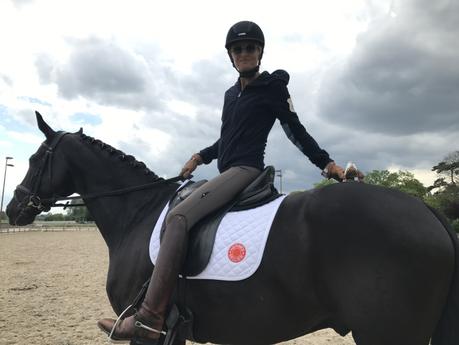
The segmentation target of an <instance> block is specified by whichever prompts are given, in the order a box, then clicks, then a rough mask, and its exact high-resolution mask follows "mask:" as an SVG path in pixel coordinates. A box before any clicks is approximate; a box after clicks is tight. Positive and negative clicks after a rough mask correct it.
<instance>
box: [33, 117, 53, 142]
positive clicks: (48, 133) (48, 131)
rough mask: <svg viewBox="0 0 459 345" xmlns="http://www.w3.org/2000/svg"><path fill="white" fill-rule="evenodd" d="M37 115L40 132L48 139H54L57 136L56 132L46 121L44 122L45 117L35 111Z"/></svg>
mask: <svg viewBox="0 0 459 345" xmlns="http://www.w3.org/2000/svg"><path fill="white" fill-rule="evenodd" d="M35 115H36V117H37V124H38V128H39V129H40V131H42V132H43V134H44V135H45V136H46V139H48V140H50V139H52V138H53V137H54V136H55V135H56V132H55V131H54V130H53V129H52V128H51V127H50V126H49V125H48V124H47V123H46V122H45V120H43V117H42V116H41V114H40V113H39V112H38V111H35Z"/></svg>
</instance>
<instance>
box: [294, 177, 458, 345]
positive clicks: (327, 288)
mask: <svg viewBox="0 0 459 345" xmlns="http://www.w3.org/2000/svg"><path fill="white" fill-rule="evenodd" d="M296 198H298V199H300V198H303V199H304V200H303V202H302V203H303V206H302V208H301V210H302V211H303V212H304V222H305V224H306V226H305V231H307V232H308V238H309V240H310V241H311V243H310V245H309V246H308V247H309V248H310V251H311V253H310V257H312V258H313V260H314V262H315V276H314V278H315V279H314V282H315V284H317V285H316V289H315V291H317V294H318V296H319V299H320V300H321V302H322V303H323V305H324V307H325V308H326V309H327V310H329V311H330V313H331V314H332V315H334V316H333V317H331V318H332V319H333V318H335V320H333V322H335V323H336V324H338V325H339V327H341V328H343V329H347V328H349V329H353V330H356V329H359V328H361V329H368V328H371V327H373V328H375V332H381V335H380V336H381V337H383V335H382V334H384V332H385V330H387V329H391V328H392V329H393V327H397V328H399V327H408V328H410V327H413V325H414V323H413V321H412V316H413V315H419V317H418V319H417V320H416V322H415V324H416V327H419V328H420V329H423V328H424V329H425V334H420V338H419V339H424V338H425V337H426V334H432V333H429V332H431V331H433V327H434V326H435V323H436V321H437V320H438V318H439V316H440V314H441V311H442V307H443V305H444V302H445V301H446V298H447V294H448V291H449V287H450V282H451V277H452V273H453V272H454V248H453V245H452V243H451V239H450V237H449V236H448V233H447V231H446V230H445V228H444V227H443V225H442V224H441V223H440V221H439V220H438V219H437V217H436V216H435V215H434V214H433V213H432V212H431V211H430V210H429V209H428V208H427V207H426V205H425V204H424V203H423V202H422V201H421V200H419V199H417V198H414V197H411V196H409V195H407V194H405V193H402V192H399V191H396V190H392V189H387V188H381V187H377V186H371V185H366V184H361V183H346V184H337V185H332V186H329V187H324V188H321V189H318V190H314V191H309V192H306V193H304V196H300V195H299V196H297V197H296ZM296 202H298V201H296ZM297 208H298V206H297ZM395 321H396V322H397V323H398V324H399V325H398V326H395V325H393V324H394V322H395ZM333 322H332V323H333ZM378 325H386V326H384V327H382V326H381V327H380V326H378ZM422 332H423V331H420V332H418V333H422ZM419 343H421V342H419Z"/></svg>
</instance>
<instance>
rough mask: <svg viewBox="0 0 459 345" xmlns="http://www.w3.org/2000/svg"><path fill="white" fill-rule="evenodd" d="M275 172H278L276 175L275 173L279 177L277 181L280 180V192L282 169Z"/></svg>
mask: <svg viewBox="0 0 459 345" xmlns="http://www.w3.org/2000/svg"><path fill="white" fill-rule="evenodd" d="M276 173H277V174H278V175H276V176H277V177H279V182H280V193H281V194H282V169H280V170H276Z"/></svg>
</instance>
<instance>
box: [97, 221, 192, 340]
mask: <svg viewBox="0 0 459 345" xmlns="http://www.w3.org/2000/svg"><path fill="white" fill-rule="evenodd" d="M187 240H188V231H187V228H186V219H185V218H184V217H183V216H179V215H177V216H174V217H172V219H171V220H170V221H169V223H168V224H167V227H166V231H165V233H164V237H163V240H162V243H161V247H160V249H159V253H158V258H157V260H156V265H155V268H154V270H153V274H152V277H151V281H150V285H149V286H148V289H147V292H146V294H145V298H144V300H143V302H142V305H141V306H140V308H139V310H138V311H137V313H136V314H135V315H133V316H130V317H127V318H126V319H123V320H121V321H120V322H119V323H118V325H117V326H116V329H115V331H114V332H113V334H112V337H111V339H112V340H114V341H130V340H132V339H136V340H138V339H139V340H150V341H154V340H157V339H159V337H160V335H161V331H162V328H163V323H164V319H165V317H166V315H165V314H166V311H167V307H168V305H169V301H170V298H171V295H172V293H173V291H174V288H175V284H176V281H177V278H178V275H179V272H180V268H181V267H182V263H183V260H184V257H185V254H186V244H187ZM97 325H98V326H99V328H100V329H101V330H103V331H104V332H105V333H107V334H110V333H111V331H112V329H113V327H114V325H115V320H113V319H102V320H100V321H99V322H98V323H97Z"/></svg>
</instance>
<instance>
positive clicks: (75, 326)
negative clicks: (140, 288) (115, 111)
mask: <svg viewBox="0 0 459 345" xmlns="http://www.w3.org/2000/svg"><path fill="white" fill-rule="evenodd" d="M107 265H108V254H107V248H106V246H105V243H104V241H103V239H102V237H101V235H100V234H99V232H97V231H95V230H90V231H63V232H22V233H9V234H0V345H11V344H28V345H99V344H100V345H102V344H107V339H106V336H105V335H104V334H103V333H102V332H100V331H99V329H98V328H97V326H96V322H97V320H98V319H99V318H102V317H109V316H110V317H112V316H114V313H113V311H112V310H111V307H110V304H109V302H108V299H107V296H106V294H105V277H106V271H107ZM282 344H289V345H293V344H295V345H312V344H314V345H325V344H327V345H352V344H355V343H354V341H353V340H352V338H351V337H350V336H347V337H345V338H342V337H341V336H339V335H338V334H336V333H335V332H334V331H333V330H323V331H319V332H316V333H313V334H310V335H307V336H304V337H301V338H298V339H295V340H291V341H289V342H285V343H282Z"/></svg>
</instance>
